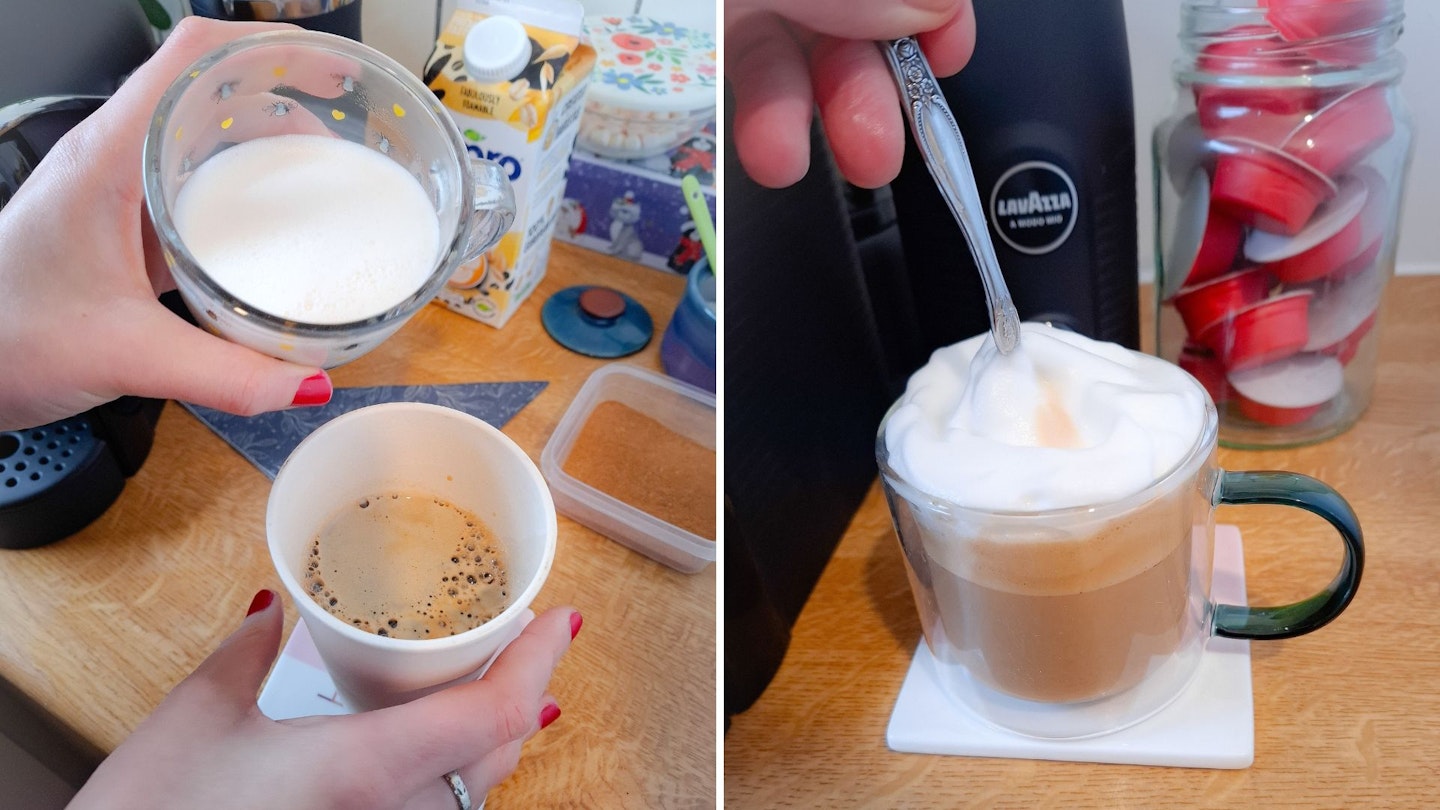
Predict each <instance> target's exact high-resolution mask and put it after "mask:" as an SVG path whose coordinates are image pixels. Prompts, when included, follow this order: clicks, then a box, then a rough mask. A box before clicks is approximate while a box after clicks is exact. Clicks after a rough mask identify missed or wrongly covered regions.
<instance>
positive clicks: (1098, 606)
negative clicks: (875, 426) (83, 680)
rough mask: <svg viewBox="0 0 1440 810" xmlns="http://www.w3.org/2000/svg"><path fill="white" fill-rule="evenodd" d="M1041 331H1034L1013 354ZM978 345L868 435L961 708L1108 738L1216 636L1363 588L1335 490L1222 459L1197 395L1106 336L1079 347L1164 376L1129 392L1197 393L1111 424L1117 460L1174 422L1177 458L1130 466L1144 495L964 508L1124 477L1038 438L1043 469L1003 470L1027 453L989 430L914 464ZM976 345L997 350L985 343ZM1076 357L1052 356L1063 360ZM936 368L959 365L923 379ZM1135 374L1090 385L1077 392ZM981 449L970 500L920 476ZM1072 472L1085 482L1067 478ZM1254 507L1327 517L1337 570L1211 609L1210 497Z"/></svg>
mask: <svg viewBox="0 0 1440 810" xmlns="http://www.w3.org/2000/svg"><path fill="white" fill-rule="evenodd" d="M1031 326H1032V325H1030V324H1026V329H1027V330H1028V329H1030V328H1031ZM1040 340H1041V336H1040V335H1037V334H1036V333H1034V332H1031V331H1027V332H1026V333H1025V338H1024V342H1023V343H1022V346H1025V345H1028V344H1030V343H1032V342H1035V343H1038V342H1039V341H1040ZM1067 340H1069V338H1067ZM1081 340H1084V339H1081ZM976 342H978V339H972V341H966V342H965V343H962V344H959V345H957V346H952V347H948V348H946V349H942V350H940V351H939V352H936V354H935V356H934V358H932V360H931V362H930V367H929V368H928V369H922V371H921V372H918V373H917V375H916V377H915V378H912V379H911V382H910V386H909V388H908V389H907V391H906V394H905V395H904V396H903V397H902V398H901V399H900V400H899V401H898V402H897V403H896V404H895V406H893V407H892V408H891V409H890V411H889V413H887V414H886V416H885V419H884V420H883V421H882V423H881V426H880V431H879V436H878V439H877V441H876V455H877V458H878V461H879V467H880V473H881V480H882V483H883V485H884V490H885V497H886V500H887V501H888V503H889V506H890V511H891V515H892V517H893V519H894V526H895V531H896V534H897V535H898V537H899V540H900V545H901V548H902V550H903V553H904V559H905V563H906V568H907V574H908V576H909V581H910V586H911V591H912V594H913V596H914V598H915V603H916V606H917V608H918V610H919V614H920V618H921V625H922V629H923V632H924V635H925V641H926V644H927V645H928V647H929V650H930V652H931V653H932V655H933V658H934V660H935V662H936V667H937V670H936V677H937V679H938V680H939V682H940V684H941V686H942V688H943V689H944V691H945V692H946V693H947V694H948V695H949V696H950V697H951V699H952V700H954V701H955V702H956V703H957V704H958V705H959V706H961V707H963V709H964V710H966V711H968V712H970V713H972V714H973V715H975V716H977V717H979V718H980V719H982V720H984V721H986V722H988V723H990V724H992V725H995V726H998V727H1000V728H1003V729H1006V730H1009V731H1014V732H1018V733H1020V734H1023V735H1027V736H1032V737H1040V738H1048V739H1078V738H1085V737H1093V736H1097V735H1101V734H1106V733H1110V732H1113V731H1118V730H1120V729H1123V728H1126V727H1129V726H1132V725H1134V724H1136V723H1139V722H1141V721H1143V720H1145V719H1146V718H1148V717H1151V716H1153V715H1154V714H1156V713H1157V712H1159V711H1160V710H1161V709H1163V708H1165V707H1166V706H1168V705H1169V704H1170V703H1171V702H1172V701H1174V700H1175V699H1176V698H1177V697H1178V696H1179V695H1180V694H1181V693H1182V692H1183V691H1184V690H1185V688H1186V687H1187V686H1188V685H1189V684H1190V682H1191V681H1192V680H1193V679H1194V677H1195V674H1196V672H1197V671H1198V668H1199V663H1200V658H1201V654H1202V652H1203V650H1204V647H1205V645H1206V642H1207V640H1208V639H1209V638H1211V637H1212V636H1223V637H1229V638H1243V639H1253V640H1268V639H1282V638H1290V637H1292V636H1298V635H1302V634H1304V633H1309V632H1311V631H1313V630H1316V629H1318V628H1320V627H1321V626H1323V625H1325V624H1326V623H1328V622H1329V621H1330V620H1332V619H1334V618H1335V617H1336V616H1338V615H1339V614H1340V612H1341V611H1343V610H1344V609H1345V607H1346V605H1347V604H1349V602H1350V600H1351V598H1352V597H1353V596H1354V593H1355V590H1356V588H1357V587H1358V586H1359V582H1360V574H1361V570H1362V567H1363V564H1364V546H1363V541H1362V538H1361V533H1360V525H1359V522H1358V520H1357V519H1356V517H1355V514H1354V512H1353V511H1352V510H1351V509H1350V507H1349V505H1348V504H1346V502H1345V500H1344V499H1343V498H1341V497H1340V495H1339V494H1338V493H1336V492H1335V491H1334V490H1333V489H1331V488H1330V487H1329V486H1327V485H1325V484H1323V483H1321V482H1319V481H1316V480H1315V479H1313V478H1309V477H1306V476H1303V475H1298V474H1295V473H1288V472H1230V471H1226V470H1223V469H1221V468H1220V467H1219V466H1218V464H1217V461H1216V444H1217V441H1216V440H1217V428H1218V417H1217V413H1216V409H1215V405H1214V403H1213V402H1212V401H1211V400H1210V398H1209V396H1208V395H1207V394H1206V393H1205V391H1204V389H1203V387H1202V386H1201V385H1200V384H1199V383H1198V382H1196V381H1195V380H1194V379H1193V378H1192V377H1190V376H1189V375H1188V374H1185V373H1184V372H1182V371H1180V370H1179V369H1178V368H1177V367H1175V366H1174V365H1172V364H1170V363H1167V362H1165V361H1163V360H1160V359H1159V358H1155V357H1148V356H1145V355H1143V354H1140V353H1138V352H1130V351H1129V350H1126V349H1123V348H1120V347H1118V346H1113V345H1111V344H1098V343H1093V342H1091V344H1090V345H1092V346H1101V345H1104V346H1108V347H1109V348H1108V350H1107V351H1109V352H1111V355H1110V360H1118V361H1119V362H1120V363H1125V362H1129V363H1131V364H1133V366H1134V367H1135V368H1136V369H1137V370H1138V371H1139V372H1140V378H1141V379H1150V380H1152V381H1153V380H1159V383H1158V384H1157V385H1154V386H1153V387H1151V388H1149V389H1148V390H1144V391H1143V392H1141V393H1140V394H1139V397H1141V398H1142V399H1147V400H1148V401H1151V402H1153V401H1155V398H1159V399H1169V398H1179V399H1183V400H1185V401H1187V402H1188V403H1190V404H1189V406H1188V409H1187V410H1185V411H1184V413H1185V414H1186V416H1185V418H1184V419H1174V418H1170V417H1160V418H1159V422H1158V424H1152V425H1144V426H1143V429H1136V426H1134V425H1129V426H1126V425H1124V424H1122V425H1121V428H1120V429H1121V430H1129V431H1130V433H1129V438H1128V439H1127V440H1126V442H1124V444H1125V445H1126V447H1127V449H1126V451H1125V452H1126V453H1127V454H1131V455H1133V454H1134V453H1137V452H1138V453H1143V452H1144V451H1145V449H1146V447H1147V445H1154V444H1159V443H1162V442H1164V441H1165V437H1164V436H1161V435H1160V434H1162V433H1165V432H1167V431H1168V432H1169V433H1170V438H1171V439H1173V441H1172V442H1171V450H1172V451H1173V452H1172V453H1171V457H1173V458H1175V459H1177V461H1175V462H1174V463H1170V464H1169V465H1168V467H1167V468H1166V469H1163V470H1160V471H1158V473H1156V474H1151V473H1148V472H1146V471H1145V470H1146V467H1144V466H1143V465H1141V466H1140V467H1139V468H1138V470H1139V472H1137V474H1136V477H1133V478H1132V479H1131V483H1132V484H1134V485H1135V486H1136V487H1138V489H1136V490H1135V491H1130V492H1128V494H1126V493H1120V491H1119V490H1116V492H1117V493H1120V494H1117V495H1116V496H1114V497H1109V496H1094V495H1092V496H1091V497H1090V499H1089V500H1088V501H1086V502H1066V503H1065V505H1064V506H1063V507H1061V508H1033V509H1029V508H995V507H994V506H993V505H991V504H988V503H982V505H980V506H976V505H974V504H973V503H970V504H969V505H966V504H964V503H961V502H957V501H964V500H966V498H965V497H964V496H967V495H970V494H972V493H974V491H975V489H977V488H978V489H985V488H986V487H990V488H991V489H993V490H995V491H996V492H999V493H1000V495H1001V496H1007V495H1008V494H1009V491H1010V490H1012V489H1025V488H1026V487H1029V486H1036V487H1040V488H1045V487H1047V486H1048V485H1047V484H1043V483H1042V484H1036V483H1035V482H1036V481H1040V480H1045V479H1046V478H1047V477H1048V478H1049V479H1051V480H1053V481H1055V482H1057V483H1058V486H1057V487H1055V488H1056V489H1061V490H1069V491H1072V492H1075V491H1085V490H1087V487H1089V485H1091V484H1094V485H1095V486H1105V485H1106V484H1107V483H1108V480H1109V479H1112V478H1114V477H1115V476H1116V475H1118V473H1116V472H1115V470H1114V467H1115V466H1118V465H1105V464H1093V463H1091V460H1090V459H1088V458H1087V457H1086V455H1085V453H1086V452H1087V450H1088V448H1085V447H1081V445H1080V444H1072V445H1070V446H1073V447H1080V449H1077V450H1075V451H1074V453H1075V454H1076V455H1074V456H1073V457H1071V458H1069V459H1062V458H1057V456H1055V455H1053V454H1051V453H1050V451H1051V447H1050V446H1048V445H1047V446H1044V447H1040V448H1038V455H1033V456H1029V458H1031V459H1038V460H1039V462H1040V463H1038V464H1036V465H1033V466H1034V467H1035V469H1032V470H1019V469H1013V466H1014V465H1011V466H1012V469H1009V470H1006V469H1001V467H1003V466H1005V465H1006V462H1005V461H1004V459H1006V458H1013V457H1015V456H1016V455H1018V454H1020V453H1025V452H1029V451H1032V450H1037V448H1036V447H1035V446H1033V445H1027V446H1025V447H1021V448H1017V447H1012V446H1009V445H1007V444H1004V443H1003V442H1001V443H992V442H991V438H992V437H990V436H987V435H985V434H984V432H983V430H982V431H981V432H980V433H979V434H977V436H978V443H972V444H971V445H969V446H970V447H972V448H976V449H975V451H974V452H972V453H969V454H967V455H968V456H969V458H970V460H969V461H966V460H965V459H957V458H956V457H955V456H954V454H951V455H949V456H946V455H943V454H941V455H935V456H933V457H932V458H931V461H933V462H935V463H934V464H933V465H931V466H929V467H928V468H927V466H926V464H927V463H929V462H925V461H916V459H915V458H914V457H913V456H911V457H910V461H909V462H908V463H907V462H906V461H905V460H904V459H905V456H906V454H907V453H909V452H911V451H912V450H913V449H914V448H915V446H916V445H915V444H914V442H915V441H916V440H917V439H919V440H921V441H922V442H925V443H927V444H933V443H932V442H930V440H929V439H928V438H927V437H928V436H930V435H943V434H944V432H945V430H946V427H944V424H945V422H946V419H944V418H941V419H938V420H937V419H934V414H935V413H936V411H935V410H934V409H933V408H932V409H931V410H930V411H929V412H928V413H926V412H925V409H926V408H927V407H929V405H927V401H928V403H930V405H933V404H934V403H935V402H937V401H941V400H945V399H947V398H950V397H953V396H954V393H953V392H954V390H955V388H954V386H953V385H952V383H953V382H954V381H955V380H962V381H963V380H965V379H966V377H967V372H968V369H967V366H968V365H969V364H970V358H968V357H965V356H964V355H965V350H966V349H967V348H968V349H970V350H972V351H973V349H974V346H975V343H976ZM967 344H968V346H967ZM986 350H988V351H989V352H991V353H993V352H994V344H993V342H992V343H990V344H989V345H988V346H987V347H986ZM982 351H984V350H982ZM1017 351H1018V350H1017ZM1127 356H1128V357H1129V358H1130V359H1129V360H1128V361H1126V359H1125V358H1126V357H1127ZM1070 359H1071V358H1067V359H1066V362H1065V363H1063V364H1062V365H1064V366H1067V367H1068V368H1069V369H1071V370H1073V369H1074V368H1075V366H1074V365H1073V364H1071V363H1070V362H1069V360H1070ZM1107 362H1109V361H1107ZM975 364H976V365H978V364H979V361H978V360H977V361H975ZM937 366H947V367H950V368H953V369H958V374H957V375H956V376H955V377H954V378H953V379H946V380H939V381H937V379H936V377H935V376H934V375H933V373H931V374H930V376H928V377H926V378H924V379H920V377H921V375H923V374H926V373H927V372H933V371H934V369H935V368H936V367H937ZM1112 368H1113V366H1112V367H1108V368H1102V372H1105V373H1109V371H1110V370H1111V369H1112ZM1062 373H1063V372H1062ZM917 379H920V383H919V384H917ZM974 379H975V377H974V375H970V380H974ZM1132 382H1133V381H1132V380H1131V379H1117V378H1108V379H1103V380H1099V379H1087V380H1086V381H1084V382H1083V383H1082V385H1081V386H1080V388H1079V390H1080V391H1081V392H1082V393H1081V394H1080V396H1081V397H1082V398H1083V397H1093V396H1094V395H1095V392H1096V390H1097V389H1100V388H1103V387H1107V386H1115V387H1117V388H1118V387H1120V386H1130V385H1131V384H1132ZM1014 390H1017V389H1016V388H1014V387H1007V391H1008V392H1013V391H1014ZM1039 390H1041V391H1042V392H1044V391H1047V390H1049V389H1048V386H1041V387H1040V388H1039ZM1043 401H1044V395H1043V394H1042V402H1043ZM1052 403H1053V400H1052ZM1094 413H1098V414H1100V416H1101V419H1102V420H1103V419H1106V418H1109V417H1111V416H1113V413H1111V412H1110V411H1109V410H1108V409H1102V410H1099V411H1092V414H1094ZM1166 419H1169V421H1170V422H1171V423H1172V424H1170V425H1166V424H1165V420H1166ZM1041 421H1042V423H1043V420H1041ZM1078 421H1079V420H1077V422H1078ZM1118 421H1119V422H1124V421H1125V420H1124V419H1122V420H1118ZM1182 422H1183V423H1184V424H1175V423H1182ZM1191 422H1193V423H1194V424H1190V423H1191ZM1171 428H1173V430H1171ZM930 430H934V431H936V433H935V434H931V433H927V432H926V431H930ZM1136 448H1138V449H1136ZM992 452H993V453H994V456H992V457H990V461H988V462H985V463H984V464H982V466H981V468H980V469H978V472H977V474H978V475H980V476H981V478H982V479H983V480H980V481H978V482H977V483H975V484H972V485H967V486H966V487H965V490H966V491H965V492H961V493H958V494H956V493H946V494H945V495H941V494H935V492H934V491H933V490H934V489H935V488H936V487H935V478H934V476H933V475H931V474H930V473H931V472H933V470H935V469H936V468H937V467H940V468H944V467H947V466H953V465H955V464H965V463H969V464H974V463H975V462H974V458H975V457H976V456H978V455H983V454H986V453H992ZM1127 457H1128V456H1127ZM997 459H998V460H997ZM985 465H988V466H985ZM1094 467H1102V468H1103V469H1094ZM1057 470H1058V471H1060V472H1058V473H1056V471H1057ZM1078 479H1087V480H1084V481H1080V482H1079V485H1078V486H1076V487H1071V486H1069V484H1073V483H1076V481H1077V480H1078ZM1034 491H1035V492H1040V491H1041V490H1040V489H1036V490H1034ZM982 500H983V498H982ZM1251 503H1261V504H1281V505H1287V506H1296V507H1299V508H1301V509H1305V510H1308V511H1310V512H1313V513H1315V514H1317V515H1319V516H1321V517H1323V518H1325V519H1326V520H1327V521H1329V522H1330V523H1331V525H1332V526H1334V528H1335V529H1336V530H1337V531H1338V532H1339V534H1340V538H1341V540H1342V545H1343V551H1344V556H1343V559H1342V562H1341V567H1340V571H1339V573H1338V574H1337V575H1336V576H1335V578H1334V580H1333V581H1332V582H1331V583H1330V584H1329V585H1328V586H1326V587H1325V588H1324V589H1323V590H1321V591H1320V592H1318V593H1316V594H1315V595H1313V596H1311V597H1309V598H1307V599H1304V600H1302V601H1300V602H1296V603H1294V604H1290V605H1283V606H1277V607H1245V606H1240V605H1226V604H1215V603H1213V602H1212V601H1211V598H1210V594H1211V581H1212V575H1213V566H1214V530H1215V507H1216V506H1218V505H1220V504H1251Z"/></svg>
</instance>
